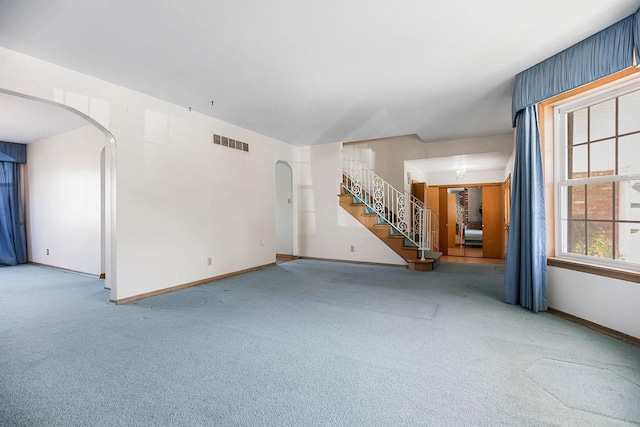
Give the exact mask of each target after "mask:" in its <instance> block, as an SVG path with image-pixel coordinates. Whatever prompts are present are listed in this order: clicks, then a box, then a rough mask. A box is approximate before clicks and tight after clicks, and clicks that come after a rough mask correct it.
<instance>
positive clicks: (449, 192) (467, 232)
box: [438, 184, 504, 259]
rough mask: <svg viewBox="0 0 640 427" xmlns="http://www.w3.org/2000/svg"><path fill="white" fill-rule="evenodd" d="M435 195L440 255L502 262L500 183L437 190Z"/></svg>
mask: <svg viewBox="0 0 640 427" xmlns="http://www.w3.org/2000/svg"><path fill="white" fill-rule="evenodd" d="M438 193H439V210H440V232H439V233H440V248H441V251H442V253H443V254H444V255H447V256H452V257H461V258H492V259H502V258H503V254H504V251H503V242H502V240H503V239H502V237H503V233H502V228H503V213H502V211H503V201H502V198H503V189H502V184H482V185H481V184H478V185H466V186H460V187H456V186H448V187H440V188H439V191H438Z"/></svg>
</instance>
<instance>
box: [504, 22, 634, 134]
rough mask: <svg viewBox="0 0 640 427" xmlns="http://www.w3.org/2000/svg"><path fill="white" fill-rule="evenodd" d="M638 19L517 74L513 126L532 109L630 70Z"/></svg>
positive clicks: (602, 33)
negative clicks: (519, 112) (517, 119)
mask: <svg viewBox="0 0 640 427" xmlns="http://www.w3.org/2000/svg"><path fill="white" fill-rule="evenodd" d="M637 19H640V18H638V13H635V14H634V15H630V16H628V17H627V18H625V19H623V20H622V21H619V22H617V23H615V24H613V25H612V26H610V27H608V28H605V29H604V30H602V31H600V32H599V33H596V34H594V35H593V36H591V37H589V38H587V39H584V40H583V41H581V42H579V43H577V44H575V45H573V46H571V47H570V48H568V49H566V50H563V51H562V52H560V53H558V54H556V55H554V56H552V57H551V58H549V59H546V60H544V61H542V62H540V63H539V64H537V65H534V66H533V67H531V68H529V69H527V70H525V71H523V72H521V73H520V74H518V75H517V76H516V83H515V88H514V91H513V100H512V107H511V109H512V120H513V123H514V125H515V119H516V114H517V113H518V111H520V110H522V109H523V108H525V107H528V106H529V105H533V104H537V103H538V102H540V101H544V100H545V99H548V98H551V97H553V96H556V95H559V94H561V93H563V92H566V91H568V90H571V89H574V88H577V87H579V86H582V85H584V84H587V83H590V82H592V81H595V80H598V79H600V78H602V77H605V76H608V75H610V74H613V73H615V72H618V71H620V70H624V69H625V68H628V67H631V66H632V65H633V45H634V37H635V40H636V48H637V47H638V44H639V43H640V42H639V41H638V40H639V37H640V34H639V32H640V29H638V28H637V25H638V21H637ZM634 28H635V30H634ZM634 33H635V35H634Z"/></svg>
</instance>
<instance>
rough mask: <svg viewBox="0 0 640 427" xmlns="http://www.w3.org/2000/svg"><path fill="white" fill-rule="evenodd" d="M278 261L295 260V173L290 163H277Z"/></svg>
mask: <svg viewBox="0 0 640 427" xmlns="http://www.w3.org/2000/svg"><path fill="white" fill-rule="evenodd" d="M275 175H276V179H275V183H276V185H275V188H276V200H275V205H276V212H275V217H276V260H290V259H292V258H293V237H294V233H293V171H292V169H291V166H289V164H288V163H286V162H283V161H278V162H276V167H275Z"/></svg>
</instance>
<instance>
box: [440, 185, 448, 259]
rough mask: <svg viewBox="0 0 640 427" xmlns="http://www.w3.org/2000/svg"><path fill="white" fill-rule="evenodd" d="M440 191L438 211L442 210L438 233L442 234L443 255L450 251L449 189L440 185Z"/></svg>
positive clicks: (441, 248)
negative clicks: (448, 225) (448, 224)
mask: <svg viewBox="0 0 640 427" xmlns="http://www.w3.org/2000/svg"><path fill="white" fill-rule="evenodd" d="M438 191H439V193H438V204H439V209H438V212H440V229H439V231H438V235H439V236H440V237H439V243H440V244H439V246H440V248H439V249H440V252H442V255H447V254H448V253H449V249H448V248H449V236H448V233H447V229H448V228H447V189H446V188H443V187H440V188H439V189H438Z"/></svg>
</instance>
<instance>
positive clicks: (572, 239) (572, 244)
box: [565, 221, 586, 255]
mask: <svg viewBox="0 0 640 427" xmlns="http://www.w3.org/2000/svg"><path fill="white" fill-rule="evenodd" d="M585 227H586V225H585V222H584V221H566V222H565V230H566V233H567V234H566V237H567V239H566V242H567V248H566V251H567V253H570V254H578V255H585V254H586V253H585V247H584V241H585Z"/></svg>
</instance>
